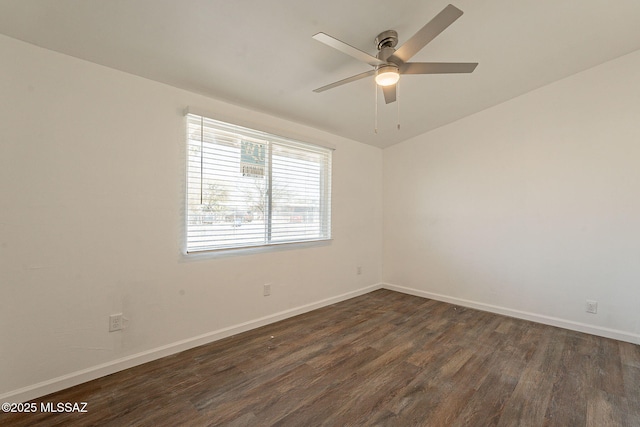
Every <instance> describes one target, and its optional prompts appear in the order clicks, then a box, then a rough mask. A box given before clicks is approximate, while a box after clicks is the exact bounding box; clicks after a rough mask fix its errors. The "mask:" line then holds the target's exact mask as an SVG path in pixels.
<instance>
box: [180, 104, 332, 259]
mask: <svg viewBox="0 0 640 427" xmlns="http://www.w3.org/2000/svg"><path fill="white" fill-rule="evenodd" d="M187 150H188V151H187V202H186V203H187V206H186V216H187V253H192V252H201V251H211V250H221V249H232V248H247V247H256V246H265V245H275V244H282V243H292V242H309V241H318V240H327V239H330V238H331V155H332V151H331V150H330V149H328V148H324V147H319V146H316V145H311V144H307V143H303V142H298V141H293V140H290V139H286V138H282V137H279V136H275V135H270V134H267V133H264V132H259V131H255V130H252V129H248V128H244V127H240V126H235V125H232V124H228V123H223V122H220V121H216V120H212V119H209V118H206V117H202V116H198V115H195V114H188V115H187Z"/></svg>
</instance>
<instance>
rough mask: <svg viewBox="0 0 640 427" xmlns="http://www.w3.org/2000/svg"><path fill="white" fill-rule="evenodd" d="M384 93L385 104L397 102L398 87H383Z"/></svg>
mask: <svg viewBox="0 0 640 427" xmlns="http://www.w3.org/2000/svg"><path fill="white" fill-rule="evenodd" d="M382 93H384V102H385V103H386V104H391V103H392V102H395V101H396V85H391V86H382Z"/></svg>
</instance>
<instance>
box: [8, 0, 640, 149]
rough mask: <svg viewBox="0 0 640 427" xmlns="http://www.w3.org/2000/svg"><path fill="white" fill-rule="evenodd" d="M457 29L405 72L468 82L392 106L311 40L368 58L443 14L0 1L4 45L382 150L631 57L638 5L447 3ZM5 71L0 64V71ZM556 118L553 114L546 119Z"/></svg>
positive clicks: (541, 0) (396, 3) (193, 0)
mask: <svg viewBox="0 0 640 427" xmlns="http://www.w3.org/2000/svg"><path fill="white" fill-rule="evenodd" d="M453 1H454V3H453V4H454V5H455V6H456V7H458V8H460V9H462V10H463V11H464V12H465V13H464V15H463V16H462V17H461V18H460V19H458V20H457V21H456V22H454V23H453V24H452V25H451V26H450V27H449V28H447V29H446V30H445V31H444V32H443V33H442V34H440V35H439V36H438V37H437V38H436V39H435V40H434V41H433V42H431V43H430V44H429V45H427V46H426V47H425V48H424V49H423V50H422V51H420V52H419V53H418V54H417V55H416V56H415V57H413V58H412V61H447V62H479V63H480V65H479V66H478V68H477V69H476V70H475V72H474V73H473V74H453V75H426V76H417V75H410V76H403V77H402V80H401V82H400V92H399V101H400V102H399V106H400V122H401V130H400V131H398V130H397V129H396V120H397V115H398V110H397V108H396V107H397V104H398V103H394V104H389V105H385V104H384V102H383V99H382V94H381V93H379V97H378V100H379V112H378V114H379V115H378V117H379V118H378V133H377V134H375V133H374V111H375V108H374V106H375V101H374V99H375V89H374V83H373V79H372V78H371V79H366V80H360V81H357V82H354V83H350V84H348V85H344V86H341V87H338V88H335V89H332V90H329V91H327V92H323V93H319V94H317V93H313V92H312V90H313V89H315V88H317V87H320V86H323V85H325V84H328V83H331V82H333V81H336V80H340V79H342V78H345V77H349V76H351V75H353V74H357V73H360V72H363V71H367V70H369V69H371V68H370V66H369V65H367V64H365V63H360V62H358V61H357V60H355V59H353V58H351V57H349V56H347V55H344V54H342V53H340V52H338V51H336V50H333V49H331V48H329V47H327V46H325V45H323V44H321V43H319V42H317V41H315V40H313V39H312V38H311V36H312V35H314V34H315V33H317V32H319V31H323V32H326V33H328V34H330V35H332V36H334V37H336V38H339V39H341V40H343V41H345V42H347V43H349V44H351V45H353V46H355V47H358V48H359V49H361V50H364V51H366V52H369V53H370V54H372V55H375V53H376V48H375V46H374V43H373V40H374V38H375V37H376V35H377V34H378V33H380V32H381V31H384V30H387V29H394V30H396V31H398V33H399V39H400V40H399V45H401V44H402V43H403V42H404V41H405V40H407V38H409V37H410V36H412V35H413V34H414V33H415V32H416V31H417V30H418V29H420V28H421V27H422V26H423V25H424V24H425V23H426V22H428V21H429V20H430V19H431V18H433V17H434V16H435V15H436V14H437V13H438V12H440V10H442V9H443V8H444V7H445V6H446V5H447V4H448V2H449V1H447V0H432V1H426V0H387V1H378V0H347V1H345V0H323V1H319V0H232V1H230V0H224V1H222V0H0V33H2V34H5V35H7V36H10V37H14V38H16V39H20V40H24V41H27V42H29V43H33V44H35V45H38V46H42V47H45V48H48V49H52V50H55V51H59V52H62V53H65V54H68V55H72V56H75V57H78V58H83V59H86V60H88V61H92V62H95V63H98V64H102V65H105V66H108V67H112V68H115V69H119V70H122V71H126V72H128V73H132V74H136V75H139V76H143V77H146V78H149V79H152V80H156V81H159V82H164V83H167V84H169V85H172V86H176V87H179V88H184V89H187V90H190V91H194V92H198V93H201V94H204V95H208V96H211V97H214V98H218V99H221V100H225V101H228V102H231V103H233V104H237V105H241V106H245V107H248V108H251V109H254V110H258V111H262V112H266V113H269V114H273V115H277V116H280V117H283V118H286V119H290V120H293V121H296V122H300V123H304V124H307V125H310V126H312V127H315V128H318V129H322V130H326V131H328V132H331V133H334V134H337V135H341V136H344V137H347V138H351V139H354V140H357V141H361V142H364V143H367V144H371V145H375V146H378V147H386V146H389V145H392V144H395V143H398V142H400V141H403V140H405V139H407V138H410V137H412V136H415V135H418V134H421V133H424V132H426V131H428V130H431V129H434V128H436V127H439V126H442V125H444V124H447V123H450V122H453V121H455V120H458V119H460V118H462V117H464V116H467V115H469V114H473V113H475V112H477V111H480V110H482V109H485V108H487V107H490V106H492V105H495V104H498V103H500V102H503V101H505V100H508V99H510V98H513V97H516V96H518V95H520V94H523V93H525V92H528V91H531V90H533V89H535V88H538V87H540V86H543V85H545V84H548V83H551V82H553V81H556V80H559V79H561V78H563V77H566V76H569V75H571V74H574V73H577V72H579V71H582V70H585V69H587V68H590V67H593V66H595V65H597V64H600V63H603V62H606V61H608V60H611V59H614V58H616V57H619V56H621V55H624V54H626V53H629V52H632V51H634V50H637V49H640V1H638V0H615V1H611V0H517V1H514V0H486V1H477V0H475V1H474V0H453ZM5 60H7V58H2V61H5ZM549 108H553V106H549Z"/></svg>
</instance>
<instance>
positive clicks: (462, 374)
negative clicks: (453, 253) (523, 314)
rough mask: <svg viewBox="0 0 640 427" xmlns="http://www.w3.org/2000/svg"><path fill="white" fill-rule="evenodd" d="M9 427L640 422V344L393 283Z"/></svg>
mask: <svg viewBox="0 0 640 427" xmlns="http://www.w3.org/2000/svg"><path fill="white" fill-rule="evenodd" d="M46 402H87V403H88V411H89V412H88V413H82V414H78V413H43V412H40V413H35V414H19V413H1V414H0V425H2V426H5V425H6V426H18V427H19V426H46V427H50V426H57V425H59V426H88V425H100V426H122V425H127V426H153V427H159V426H175V425H189V426H219V425H224V426H276V425H277V426H296V427H298V426H322V425H327V426H335V425H349V426H359V425H362V426H401V427H404V426H436V427H438V426H482V427H485V426H498V425H503V426H563V427H564V426H598V427H602V426H630V427H638V426H640V346H638V345H634V344H629V343H623V342H618V341H614V340H609V339H606V338H600V337H595V336H592V335H587V334H582V333H579V332H573V331H567V330H563V329H558V328H553V327H550V326H545V325H540V324H536V323H532V322H528V321H524V320H520V319H513V318H508V317H503V316H499V315H495V314H491V313H486V312H480V311H477V310H473V309H469V308H464V307H459V306H455V305H451V304H446V303H442V302H438V301H434V300H428V299H424V298H419V297H415V296H410V295H406V294H401V293H398V292H393V291H389V290H378V291H375V292H371V293H369V294H366V295H362V296H359V297H356V298H352V299H350V300H347V301H343V302H340V303H337V304H332V305H330V306H327V307H323V308H321V309H318V310H314V311H312V312H309V313H305V314H302V315H299V316H295V317H293V318H289V319H286V320H283V321H280V322H276V323H273V324H271V325H266V326H263V327H260V328H256V329H254V330H251V331H247V332H245V333H242V334H238V335H235V336H232V337H228V338H225V339H222V340H219V341H216V342H214V343H211V344H208V345H205V346H201V347H198V348H194V349H190V350H187V351H184V352H182V353H179V354H176V355H172V356H169V357H165V358H163V359H160V360H156V361H153V362H150V363H146V364H144V365H140V366H137V367H134V368H131V369H127V370H125V371H122V372H118V373H116V374H113V375H109V376H106V377H103V378H99V379H97V380H95V381H90V382H87V383H85V384H81V385H79V386H76V387H72V388H69V389H67V390H63V391H60V392H58V393H54V394H51V395H48V396H44V397H43V398H41V399H36V400H35V401H34V403H36V404H37V405H40V403H46Z"/></svg>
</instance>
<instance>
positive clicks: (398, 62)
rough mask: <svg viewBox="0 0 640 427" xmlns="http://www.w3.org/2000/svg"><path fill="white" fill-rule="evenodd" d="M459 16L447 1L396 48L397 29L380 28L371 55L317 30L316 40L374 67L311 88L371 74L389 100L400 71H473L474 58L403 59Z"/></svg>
mask: <svg viewBox="0 0 640 427" xmlns="http://www.w3.org/2000/svg"><path fill="white" fill-rule="evenodd" d="M460 16H462V11H461V10H460V9H458V8H457V7H455V6H453V5H448V6H447V7H445V8H444V9H443V10H442V11H441V12H440V13H439V14H437V15H436V16H435V18H433V19H432V20H431V21H429V22H428V23H427V24H426V25H425V26H424V27H422V28H421V29H420V30H419V31H418V32H417V33H415V34H414V35H413V37H411V38H410V39H409V40H407V41H406V42H405V43H404V44H403V45H402V46H400V47H399V48H398V49H397V50H396V49H395V47H396V45H397V44H398V33H397V32H395V31H394V30H387V31H384V32H382V33H380V34H378V37H376V40H375V42H376V45H377V47H378V54H377V56H375V57H374V56H371V55H369V54H368V53H366V52H363V51H361V50H360V49H357V48H355V47H353V46H351V45H348V44H347V43H345V42H343V41H340V40H338V39H336V38H333V37H331V36H330V35H328V34H325V33H318V34H316V35H314V36H313V38H314V39H316V40H318V41H319V42H321V43H324V44H326V45H327V46H330V47H332V48H334V49H337V50H339V51H340V52H342V53H346V54H347V55H349V56H351V57H353V58H355V59H358V60H360V61H363V62H366V63H367V64H369V65H371V66H372V67H374V69H373V70H370V71H366V72H364V73H360V74H356V75H355V76H351V77H347V78H346V79H343V80H339V81H337V82H334V83H331V84H328V85H326V86H322V87H320V88H318V89H315V90H314V92H324V91H325V90H328V89H333V88H334V87H338V86H341V85H343V84H346V83H351V82H354V81H356V80H360V79H364V78H366V77H370V76H374V75H375V81H376V83H377V84H378V86H380V87H381V88H382V92H383V93H384V100H385V102H386V103H387V104H389V103H391V102H394V101H395V100H396V92H397V89H396V84H397V83H398V80H399V79H400V74H448V73H471V72H473V70H475V68H476V67H477V66H478V63H477V62H407V61H408V60H409V59H411V58H412V57H413V56H414V55H415V54H416V53H418V52H419V51H420V50H421V49H422V48H423V47H425V46H426V45H427V44H428V43H429V42H430V41H431V40H433V39H434V38H436V36H437V35H438V34H440V33H441V32H443V31H444V30H445V29H446V28H447V27H448V26H449V25H451V24H453V22H454V21H455V20H456V19H458V18H459V17H460Z"/></svg>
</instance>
